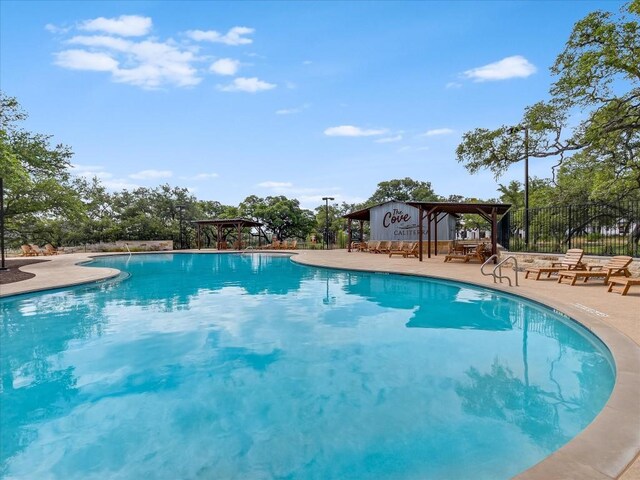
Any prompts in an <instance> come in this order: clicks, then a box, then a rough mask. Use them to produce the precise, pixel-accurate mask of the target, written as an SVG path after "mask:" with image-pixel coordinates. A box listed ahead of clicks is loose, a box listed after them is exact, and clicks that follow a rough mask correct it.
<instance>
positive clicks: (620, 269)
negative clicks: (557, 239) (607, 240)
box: [558, 255, 633, 285]
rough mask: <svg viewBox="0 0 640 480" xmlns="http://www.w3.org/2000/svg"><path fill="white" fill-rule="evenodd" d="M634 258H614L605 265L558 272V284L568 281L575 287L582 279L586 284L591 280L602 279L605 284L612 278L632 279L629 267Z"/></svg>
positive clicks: (620, 256)
mask: <svg viewBox="0 0 640 480" xmlns="http://www.w3.org/2000/svg"><path fill="white" fill-rule="evenodd" d="M632 261H633V258H631V257H629V256H626V255H618V256H615V257H612V258H611V260H609V261H608V262H607V263H606V264H605V265H592V266H587V268H586V269H585V270H562V271H560V272H558V283H563V280H565V279H566V280H567V281H568V282H569V284H570V285H575V284H576V282H577V281H578V279H582V280H583V283H586V282H587V280H589V279H590V278H596V279H599V278H601V279H602V280H603V281H604V284H605V285H606V284H608V283H609V279H610V278H611V277H619V276H624V277H630V276H631V272H629V265H630V264H631V262H632Z"/></svg>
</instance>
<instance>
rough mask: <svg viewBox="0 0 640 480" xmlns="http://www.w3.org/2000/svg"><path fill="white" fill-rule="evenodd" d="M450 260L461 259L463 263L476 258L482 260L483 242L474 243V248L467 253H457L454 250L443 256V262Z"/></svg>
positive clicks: (483, 257) (483, 258)
mask: <svg viewBox="0 0 640 480" xmlns="http://www.w3.org/2000/svg"><path fill="white" fill-rule="evenodd" d="M451 260H462V261H463V262H464V263H467V262H468V261H470V260H478V261H480V262H484V260H485V246H484V243H479V244H478V245H476V247H475V249H474V250H473V251H472V252H469V253H459V252H457V251H454V252H453V253H449V254H447V255H446V256H445V257H444V261H445V262H450V261H451Z"/></svg>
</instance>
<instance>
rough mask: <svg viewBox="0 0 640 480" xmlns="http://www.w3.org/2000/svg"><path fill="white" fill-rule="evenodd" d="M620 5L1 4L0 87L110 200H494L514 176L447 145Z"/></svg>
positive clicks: (498, 110)
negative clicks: (415, 185) (387, 194)
mask: <svg viewBox="0 0 640 480" xmlns="http://www.w3.org/2000/svg"><path fill="white" fill-rule="evenodd" d="M623 3H624V2H617V1H606V2H603V1H600V2H593V1H530V2H515V1H514V2H509V1H474V2H472V1H459V2H455V1H450V2H436V1H432V2H428V1H424V2H399V1H394V2H382V1H380V2H365V1H358V2H331V1H323V2H284V1H282V2H267V1H262V2H205V1H195V2H188V1H184V2H172V1H148V2H110V1H93V2H92V1H83V2H76V1H69V2H58V1H38V2H36V1H6V0H1V1H0V19H1V20H0V22H1V23H0V27H1V33H0V41H1V42H0V67H1V68H0V88H2V90H3V91H4V92H5V93H7V94H8V95H11V96H15V97H17V98H18V100H19V101H20V103H21V104H22V106H23V108H24V109H25V110H26V111H27V112H28V113H29V119H28V121H27V122H25V125H24V127H25V128H27V129H29V130H32V131H36V132H40V133H47V134H51V135H53V139H54V141H55V142H56V143H64V144H67V145H70V146H71V147H72V149H73V151H74V152H75V155H74V158H73V164H74V172H75V173H76V174H77V175H84V176H89V177H90V176H93V175H97V176H98V177H100V178H101V180H102V181H103V183H104V184H105V185H107V186H108V187H109V188H110V189H112V190H119V189H122V188H135V187H136V186H150V187H153V186H157V185H159V184H162V183H169V184H170V185H175V186H182V187H188V188H189V189H191V190H192V192H193V194H194V195H196V196H197V197H198V198H200V199H203V200H218V201H220V202H222V203H225V204H231V205H237V204H238V203H239V202H241V201H242V200H243V199H244V198H245V197H246V196H248V195H251V194H255V195H258V196H262V197H264V196H267V195H275V194H278V195H280V194H282V195H286V196H288V197H291V198H298V199H299V200H300V201H301V204H302V205H303V206H304V207H307V208H314V207H315V206H317V205H319V204H321V203H322V201H321V197H323V196H332V197H335V198H336V202H341V201H347V202H350V203H351V202H359V201H362V200H365V199H366V198H368V197H369V196H370V195H371V194H372V193H373V192H374V190H375V188H376V185H377V184H378V182H381V181H384V180H390V179H393V178H404V177H407V176H408V177H412V178H414V179H415V180H422V181H429V182H431V183H432V186H433V188H434V190H435V191H436V193H438V194H440V195H450V194H459V195H465V196H475V197H480V198H491V197H496V196H497V194H496V188H497V185H498V183H503V184H506V183H508V182H509V181H510V180H512V179H517V180H522V175H523V169H522V166H520V165H516V166H514V167H513V168H512V169H511V170H510V171H509V172H508V173H507V174H505V175H504V176H503V177H501V178H500V179H498V181H495V180H494V179H493V177H492V176H491V174H490V173H488V172H485V173H481V174H476V175H469V174H468V173H467V172H466V170H465V169H464V168H463V167H462V166H461V165H460V164H458V162H457V161H456V160H455V148H456V146H457V145H458V143H459V141H460V138H461V136H462V134H463V133H464V132H465V131H468V130H471V129H473V128H476V127H487V128H494V127H497V126H499V125H502V124H515V123H517V122H518V121H519V119H520V118H521V115H522V111H523V108H524V107H526V106H527V105H531V104H533V103H535V102H536V101H539V100H543V99H546V98H547V97H548V89H549V86H550V84H551V83H552V81H553V78H552V77H551V75H550V73H549V67H550V66H551V65H552V64H553V62H554V60H555V58H556V56H557V55H558V54H559V53H560V52H561V51H562V49H563V48H564V44H565V42H566V40H567V39H568V36H569V34H570V32H571V29H572V27H573V25H574V23H575V22H576V21H578V20H580V19H581V18H583V17H584V16H585V15H586V14H587V13H589V12H591V11H594V10H597V9H604V10H610V11H618V10H619V8H620V6H621V5H623ZM553 163H554V162H553V159H545V160H537V159H536V160H532V161H531V162H530V174H531V176H538V177H548V176H549V175H550V167H551V165H552V164H553Z"/></svg>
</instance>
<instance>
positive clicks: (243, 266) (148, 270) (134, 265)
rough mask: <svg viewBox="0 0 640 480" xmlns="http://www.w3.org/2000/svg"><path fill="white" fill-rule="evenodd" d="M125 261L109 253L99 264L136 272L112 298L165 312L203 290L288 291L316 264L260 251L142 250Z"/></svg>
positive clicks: (172, 309) (298, 285)
mask: <svg viewBox="0 0 640 480" xmlns="http://www.w3.org/2000/svg"><path fill="white" fill-rule="evenodd" d="M125 262H126V260H124V259H123V257H112V258H109V257H104V258H101V259H99V260H96V262H95V263H94V265H95V266H107V267H112V268H118V269H120V270H126V271H127V272H130V273H131V275H132V281H131V282H124V283H123V284H122V286H121V288H119V289H118V290H117V291H115V292H114V293H113V296H112V297H111V299H112V300H122V301H125V302H126V303H127V304H131V305H139V306H153V307H157V308H161V309H162V310H163V311H166V312H171V311H175V310H180V309H181V308H185V307H188V305H189V303H190V301H191V300H192V299H193V298H194V297H196V296H198V295H200V294H201V293H203V292H212V291H220V290H222V289H224V288H230V287H237V288H242V289H244V290H245V291H246V293H247V294H249V295H260V294H282V295H284V294H287V293H289V292H291V291H294V290H298V289H300V285H301V282H302V281H303V280H304V279H305V278H309V277H310V276H311V275H312V271H311V269H308V268H304V267H301V266H300V265H297V264H295V263H293V262H291V260H290V259H289V258H288V257H283V256H270V255H261V254H219V255H207V254H200V255H197V254H175V255H138V256H134V257H132V258H131V260H130V261H128V262H126V264H125ZM139 282H143V283H144V288H145V294H144V296H141V295H140V294H139V290H138V288H139Z"/></svg>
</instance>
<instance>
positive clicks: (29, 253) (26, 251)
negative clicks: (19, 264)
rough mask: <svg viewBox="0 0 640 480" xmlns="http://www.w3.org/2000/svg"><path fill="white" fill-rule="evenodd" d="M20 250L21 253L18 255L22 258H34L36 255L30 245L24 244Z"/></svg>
mask: <svg viewBox="0 0 640 480" xmlns="http://www.w3.org/2000/svg"><path fill="white" fill-rule="evenodd" d="M20 248H22V253H21V254H20V256H22V257H35V256H36V255H37V253H36V252H34V251H33V249H32V248H31V245H27V244H26V243H25V244H24V245H22V247H20Z"/></svg>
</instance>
